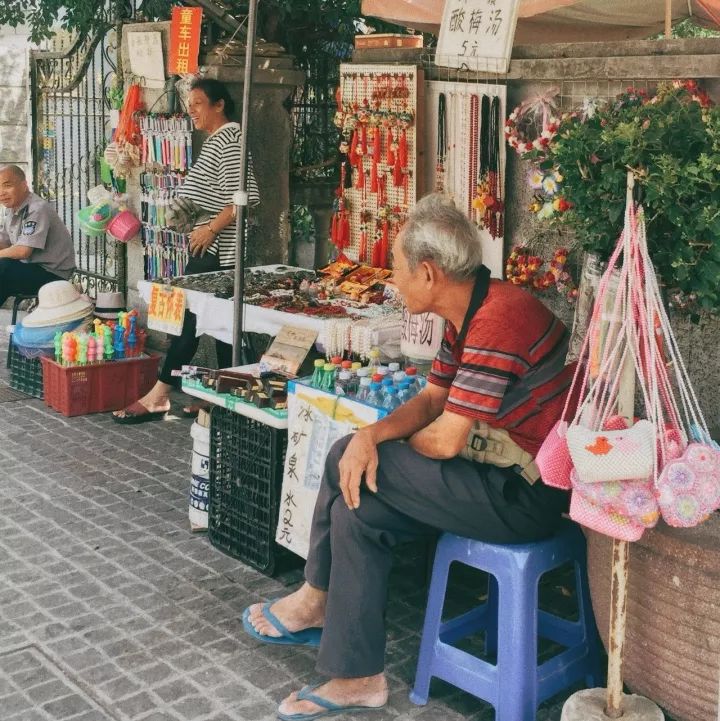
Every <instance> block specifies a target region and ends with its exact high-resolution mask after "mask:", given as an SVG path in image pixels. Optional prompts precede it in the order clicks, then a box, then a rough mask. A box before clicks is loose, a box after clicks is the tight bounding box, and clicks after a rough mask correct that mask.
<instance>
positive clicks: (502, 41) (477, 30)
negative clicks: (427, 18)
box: [435, 0, 520, 73]
mask: <svg viewBox="0 0 720 721" xmlns="http://www.w3.org/2000/svg"><path fill="white" fill-rule="evenodd" d="M519 4H520V0H446V2H445V8H444V10H443V16H442V21H441V23H440V36H439V37H438V44H437V51H436V52H435V64H436V65H442V66H445V67H450V68H462V67H467V68H468V69H469V70H478V71H487V72H497V73H506V72H507V71H508V68H509V66H510V55H511V53H512V45H513V39H514V37H515V26H516V25H517V14H518V6H519Z"/></svg>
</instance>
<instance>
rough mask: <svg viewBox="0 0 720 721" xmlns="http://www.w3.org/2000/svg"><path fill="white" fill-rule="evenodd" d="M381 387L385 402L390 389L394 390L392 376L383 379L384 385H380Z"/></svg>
mask: <svg viewBox="0 0 720 721" xmlns="http://www.w3.org/2000/svg"><path fill="white" fill-rule="evenodd" d="M380 387H381V390H382V398H383V400H385V398H386V396H387V392H388V388H392V387H393V380H392V378H391V377H390V376H385V377H384V378H383V379H382V383H381V384H380ZM395 390H397V389H395Z"/></svg>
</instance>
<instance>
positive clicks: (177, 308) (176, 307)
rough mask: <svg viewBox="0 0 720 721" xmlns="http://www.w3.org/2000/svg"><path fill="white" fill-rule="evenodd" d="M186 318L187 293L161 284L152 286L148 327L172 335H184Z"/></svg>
mask: <svg viewBox="0 0 720 721" xmlns="http://www.w3.org/2000/svg"><path fill="white" fill-rule="evenodd" d="M184 318H185V291H184V290H183V289H182V288H172V287H170V286H165V285H162V284H160V283H153V284H152V285H151V286H150V302H149V304H148V322H147V326H148V328H150V329H151V330H159V331H162V332H163V333H170V335H180V333H182V327H183V320H184Z"/></svg>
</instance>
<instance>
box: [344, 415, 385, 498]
mask: <svg viewBox="0 0 720 721" xmlns="http://www.w3.org/2000/svg"><path fill="white" fill-rule="evenodd" d="M377 467H378V452H377V444H376V443H375V441H374V440H373V439H372V436H371V435H370V433H368V432H367V431H363V430H362V429H361V430H359V431H357V433H355V435H354V436H353V437H352V439H351V440H350V443H348V445H347V448H346V449H345V453H343V456H342V458H341V459H340V464H339V470H340V490H341V491H342V494H343V498H344V499H345V503H346V504H347V507H348V508H351V509H354V508H359V507H360V484H361V483H362V480H363V475H364V476H365V485H366V486H367V487H368V489H369V490H370V491H372V492H373V493H377Z"/></svg>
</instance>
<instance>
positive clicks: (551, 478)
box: [535, 420, 573, 491]
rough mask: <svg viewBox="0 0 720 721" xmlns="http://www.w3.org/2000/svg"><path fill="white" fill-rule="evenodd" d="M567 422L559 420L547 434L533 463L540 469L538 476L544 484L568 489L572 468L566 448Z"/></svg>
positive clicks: (570, 485)
mask: <svg viewBox="0 0 720 721" xmlns="http://www.w3.org/2000/svg"><path fill="white" fill-rule="evenodd" d="M567 427H568V424H567V422H566V421H563V420H559V421H558V422H557V423H556V424H555V425H554V426H553V427H552V428H551V429H550V433H548V434H547V436H546V438H545V440H544V441H543V443H542V445H541V446H540V450H538V452H537V456H535V464H536V465H537V467H538V470H539V471H540V477H541V478H542V481H543V483H544V484H545V485H546V486H552V487H553V488H560V489H562V490H563V491H569V490H570V488H571V487H572V484H571V483H570V473H571V471H572V469H573V464H572V459H571V458H570V451H569V450H568V445H567V440H566V438H565V434H566V433H567Z"/></svg>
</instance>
